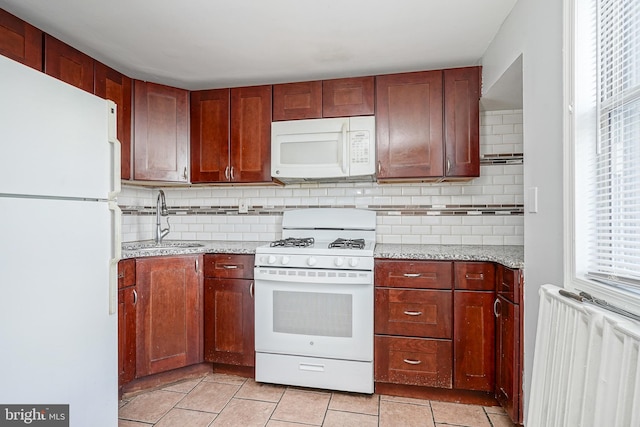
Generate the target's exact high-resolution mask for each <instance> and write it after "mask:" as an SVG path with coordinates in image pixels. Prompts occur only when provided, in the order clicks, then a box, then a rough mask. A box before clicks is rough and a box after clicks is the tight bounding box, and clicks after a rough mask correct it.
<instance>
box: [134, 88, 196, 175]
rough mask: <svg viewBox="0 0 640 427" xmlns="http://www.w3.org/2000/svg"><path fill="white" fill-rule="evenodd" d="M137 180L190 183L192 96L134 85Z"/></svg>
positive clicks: (186, 93) (135, 168)
mask: <svg viewBox="0 0 640 427" xmlns="http://www.w3.org/2000/svg"><path fill="white" fill-rule="evenodd" d="M134 128H135V130H134V134H135V137H134V138H135V143H134V166H133V176H134V179H136V180H144V181H172V182H188V181H189V173H188V155H189V92H188V91H187V90H183V89H178V88H175V87H170V86H164V85H160V84H156V83H149V82H143V81H139V80H135V81H134Z"/></svg>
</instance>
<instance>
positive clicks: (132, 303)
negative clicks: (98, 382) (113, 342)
mask: <svg viewBox="0 0 640 427" xmlns="http://www.w3.org/2000/svg"><path fill="white" fill-rule="evenodd" d="M136 299H137V297H136V288H135V286H129V287H127V288H124V289H120V290H119V291H118V385H119V386H120V387H122V386H123V385H124V384H126V383H128V382H129V381H131V380H133V379H134V378H135V374H136Z"/></svg>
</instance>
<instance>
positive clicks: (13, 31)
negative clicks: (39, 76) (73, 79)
mask: <svg viewBox="0 0 640 427" xmlns="http://www.w3.org/2000/svg"><path fill="white" fill-rule="evenodd" d="M0 54H2V55H4V56H6V57H8V58H11V59H13V60H14V61H18V62H21V63H23V64H24V65H28V66H29V67H31V68H35V69H36V70H38V71H42V31H40V30H39V29H37V28H36V27H34V26H33V25H30V24H28V23H26V22H24V21H23V20H22V19H20V18H18V17H16V16H13V15H12V14H10V13H9V12H7V11H5V10H4V9H0Z"/></svg>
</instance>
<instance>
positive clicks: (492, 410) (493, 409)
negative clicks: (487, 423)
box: [484, 406, 507, 415]
mask: <svg viewBox="0 0 640 427" xmlns="http://www.w3.org/2000/svg"><path fill="white" fill-rule="evenodd" d="M484 411H485V412H486V413H487V414H499V415H506V414H507V413H506V412H505V411H504V409H503V408H502V406H484Z"/></svg>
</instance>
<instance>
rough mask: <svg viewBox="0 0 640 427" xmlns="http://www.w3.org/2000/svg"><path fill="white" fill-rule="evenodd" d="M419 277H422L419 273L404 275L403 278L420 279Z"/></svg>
mask: <svg viewBox="0 0 640 427" xmlns="http://www.w3.org/2000/svg"><path fill="white" fill-rule="evenodd" d="M420 276H422V274H420V273H404V277H409V278H412V277H420Z"/></svg>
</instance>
